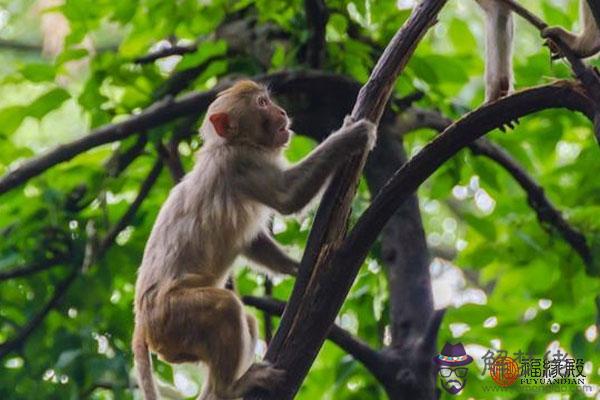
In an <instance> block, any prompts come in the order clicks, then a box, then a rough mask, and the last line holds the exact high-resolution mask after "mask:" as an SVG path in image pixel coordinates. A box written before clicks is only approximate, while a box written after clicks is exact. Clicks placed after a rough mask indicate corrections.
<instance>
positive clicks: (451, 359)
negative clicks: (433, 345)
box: [433, 342, 473, 367]
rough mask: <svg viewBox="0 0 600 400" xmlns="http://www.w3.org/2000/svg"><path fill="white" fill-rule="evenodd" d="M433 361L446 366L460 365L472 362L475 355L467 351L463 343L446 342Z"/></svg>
mask: <svg viewBox="0 0 600 400" xmlns="http://www.w3.org/2000/svg"><path fill="white" fill-rule="evenodd" d="M433 362H434V363H436V364H437V365H443V366H445V367H459V366H461V365H467V364H470V363H472V362H473V357H471V356H470V355H468V354H467V353H466V352H465V347H464V346H463V345H462V343H456V344H450V343H448V342H446V344H445V345H444V348H443V349H442V351H441V352H440V354H438V355H437V356H435V357H433Z"/></svg>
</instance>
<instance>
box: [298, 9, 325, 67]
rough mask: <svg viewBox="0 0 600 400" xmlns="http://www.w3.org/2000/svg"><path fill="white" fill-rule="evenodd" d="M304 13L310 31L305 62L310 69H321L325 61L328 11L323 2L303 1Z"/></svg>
mask: <svg viewBox="0 0 600 400" xmlns="http://www.w3.org/2000/svg"><path fill="white" fill-rule="evenodd" d="M304 13H305V14H306V25H307V26H308V30H309V31H310V36H309V39H308V43H307V45H306V60H307V62H308V65H309V66H310V67H311V68H321V66H322V65H323V61H324V59H325V28H326V26H327V21H328V20H329V11H328V10H327V5H326V4H325V2H324V1H323V0H304Z"/></svg>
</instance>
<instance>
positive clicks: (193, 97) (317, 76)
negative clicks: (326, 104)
mask: <svg viewBox="0 0 600 400" xmlns="http://www.w3.org/2000/svg"><path fill="white" fill-rule="evenodd" d="M254 79H255V80H257V81H259V82H263V83H266V84H271V83H272V86H273V87H274V88H275V89H276V88H277V87H278V86H286V85H288V86H289V83H290V82H294V81H296V80H297V81H298V82H303V81H307V83H310V82H311V81H313V80H323V79H325V80H332V81H339V80H341V81H344V82H345V81H351V80H350V79H348V78H345V77H342V76H340V75H336V74H332V73H322V72H317V71H282V72H277V73H274V74H266V75H259V76H256V77H254ZM230 83H231V81H226V82H223V83H222V84H221V85H217V86H216V87H215V88H213V89H212V90H209V91H206V92H200V93H192V94H188V95H185V96H182V97H181V99H180V100H176V101H174V100H173V99H172V98H170V97H168V98H166V99H163V100H161V101H158V102H156V103H154V104H153V105H152V106H150V107H148V108H147V109H145V110H144V111H142V112H141V113H139V114H137V115H133V116H131V117H129V118H128V119H126V120H124V121H121V122H117V123H114V124H108V125H105V126H102V127H100V128H98V129H96V130H94V131H92V132H91V133H89V134H88V135H86V136H83V137H81V138H79V139H76V140H74V141H72V142H69V143H66V144H63V145H59V146H57V147H55V148H54V149H52V150H50V151H48V152H46V153H44V154H41V155H39V156H36V157H33V158H30V159H29V160H27V161H25V162H24V163H23V164H21V165H20V166H18V167H16V168H15V169H13V170H12V171H10V172H8V173H7V174H5V175H4V176H3V177H1V178H0V195H1V194H3V193H5V192H7V191H9V190H11V189H14V188H16V187H17V186H19V185H21V184H23V183H25V182H27V181H28V180H29V179H31V178H33V177H35V176H38V175H40V174H41V173H43V172H44V171H46V170H47V169H49V168H52V167H53V166H55V165H57V164H60V163H62V162H65V161H68V160H71V159H72V158H74V157H76V156H77V155H79V154H81V153H83V152H85V151H88V150H90V149H93V148H95V147H98V146H101V145H104V144H107V143H112V142H116V141H118V140H123V139H125V138H127V137H129V136H131V135H133V134H136V133H138V132H141V131H145V130H148V129H150V128H155V127H157V126H160V125H163V124H166V123H168V122H170V121H173V120H175V119H177V118H180V117H183V116H186V115H192V114H194V115H198V114H200V113H202V112H204V110H205V109H206V108H207V107H208V105H209V104H210V103H211V101H212V100H213V99H214V98H215V96H216V94H217V93H218V92H219V91H220V90H222V89H224V88H225V87H226V86H227V85H228V84H230Z"/></svg>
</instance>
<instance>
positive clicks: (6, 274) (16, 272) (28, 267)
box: [0, 257, 64, 281]
mask: <svg viewBox="0 0 600 400" xmlns="http://www.w3.org/2000/svg"><path fill="white" fill-rule="evenodd" d="M62 261H64V257H53V258H49V259H47V260H42V261H36V262H31V263H28V264H25V265H22V266H20V267H15V268H12V269H9V270H6V271H0V281H6V280H9V279H13V278H20V277H23V276H28V275H32V274H36V273H38V272H42V271H46V270H48V269H50V268H52V267H54V266H56V265H58V264H60V263H61V262H62Z"/></svg>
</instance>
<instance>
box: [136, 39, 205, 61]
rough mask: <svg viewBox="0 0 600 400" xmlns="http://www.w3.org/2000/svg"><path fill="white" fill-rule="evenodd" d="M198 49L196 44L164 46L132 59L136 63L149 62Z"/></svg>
mask: <svg viewBox="0 0 600 400" xmlns="http://www.w3.org/2000/svg"><path fill="white" fill-rule="evenodd" d="M196 50H198V45H197V44H190V45H177V44H176V45H172V46H169V47H164V48H162V49H160V50H157V51H155V52H152V53H150V54H147V55H145V56H142V57H138V58H136V59H135V60H134V63H136V64H149V63H152V62H154V61H156V60H160V59H161V58H165V57H170V56H182V55H184V54H188V53H193V52H195V51H196Z"/></svg>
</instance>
